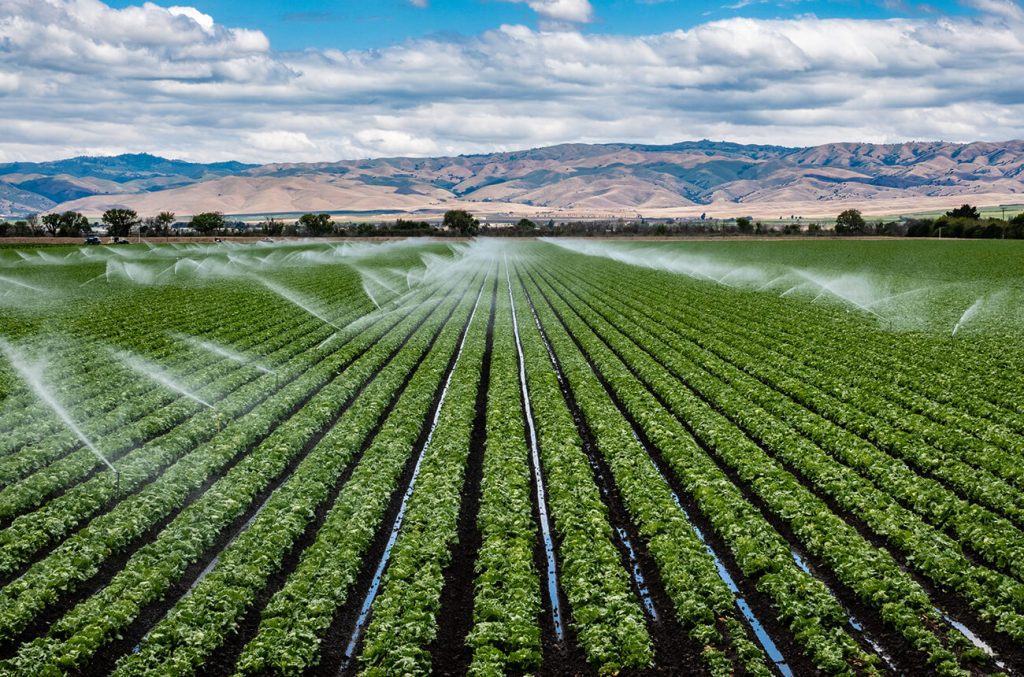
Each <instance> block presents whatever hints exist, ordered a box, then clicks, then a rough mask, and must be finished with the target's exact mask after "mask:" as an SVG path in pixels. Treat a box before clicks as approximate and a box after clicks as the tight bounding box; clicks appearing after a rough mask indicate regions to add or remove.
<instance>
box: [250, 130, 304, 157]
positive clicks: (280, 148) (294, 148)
mask: <svg viewBox="0 0 1024 677" xmlns="http://www.w3.org/2000/svg"><path fill="white" fill-rule="evenodd" d="M246 141H248V142H249V145H251V146H253V147H254V148H258V149H259V150H266V151H270V152H271V153H298V152H302V151H306V150H309V149H311V148H316V146H315V145H314V144H313V142H312V141H310V140H309V137H308V136H306V133H305V132H288V131H284V130H272V131H266V132H253V133H252V134H249V135H248V136H246Z"/></svg>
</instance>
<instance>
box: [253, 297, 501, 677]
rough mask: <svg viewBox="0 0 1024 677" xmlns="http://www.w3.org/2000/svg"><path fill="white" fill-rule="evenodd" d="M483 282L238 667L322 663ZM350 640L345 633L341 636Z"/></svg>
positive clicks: (289, 670)
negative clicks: (331, 633) (323, 651)
mask: <svg viewBox="0 0 1024 677" xmlns="http://www.w3.org/2000/svg"><path fill="white" fill-rule="evenodd" d="M478 285H480V289H479V292H478V293H475V294H466V296H465V298H464V300H463V302H462V306H461V307H460V309H459V311H458V313H457V314H456V315H455V318H456V319H455V320H454V321H449V322H448V323H447V324H446V325H445V326H444V327H443V330H442V331H441V334H440V336H439V337H438V339H437V343H436V346H435V347H434V349H433V350H431V351H430V353H429V354H428V355H427V356H426V359H425V360H424V361H423V363H422V365H420V366H419V368H418V369H417V370H416V372H415V373H414V374H413V375H412V378H411V380H410V381H409V383H408V386H407V387H406V388H405V390H404V392H402V394H401V397H400V398H399V399H398V402H397V405H396V406H395V408H394V410H393V413H392V414H391V415H390V416H389V417H388V418H387V419H386V420H385V421H384V422H383V424H382V425H381V426H380V430H379V432H377V433H376V434H375V436H374V437H373V438H372V443H370V444H369V446H368V447H367V448H366V450H365V453H363V455H362V459H361V460H360V462H359V464H358V465H357V466H356V468H355V469H354V471H353V472H352V475H351V477H350V478H349V479H348V480H347V482H346V483H345V486H344V487H343V488H342V490H341V492H340V493H339V494H338V496H337V499H336V500H335V501H334V503H333V505H331V506H330V509H329V511H328V512H327V513H326V516H325V519H324V521H323V524H322V526H321V527H320V529H319V530H318V531H317V534H316V539H315V540H314V542H313V543H312V544H311V545H310V546H309V547H308V548H306V549H305V550H304V551H303V553H302V556H301V559H300V560H299V562H298V565H297V566H296V567H295V569H294V570H293V571H292V572H291V573H290V574H289V576H288V577H287V580H286V581H285V583H284V585H283V587H282V588H281V589H280V590H279V591H277V592H276V593H275V594H274V595H273V597H271V599H270V601H269V602H268V604H267V606H266V607H265V608H264V609H263V611H262V614H261V616H262V618H261V622H260V625H259V629H258V631H257V634H256V636H255V637H254V638H253V639H252V640H251V641H250V642H249V643H248V644H247V645H246V646H245V648H244V649H243V651H242V654H241V656H240V657H239V660H238V663H237V670H238V671H239V672H241V673H243V674H263V673H266V672H269V671H273V672H276V673H283V674H301V673H302V672H304V671H306V670H308V669H310V668H311V667H312V666H314V665H316V664H317V663H319V662H320V660H321V654H320V647H321V643H322V642H323V640H324V639H325V637H327V636H328V631H329V630H331V628H332V626H333V625H334V624H335V623H336V621H337V618H338V615H339V609H341V607H342V606H343V605H345V604H346V603H347V602H348V603H352V602H353V595H354V593H355V592H356V585H355V584H356V582H357V580H358V578H359V573H360V571H361V570H362V569H363V568H364V567H365V566H367V561H364V560H366V559H367V554H368V550H369V549H370V546H371V543H372V542H373V540H374V538H375V537H376V535H377V534H378V532H379V529H380V526H379V525H380V524H381V523H382V521H383V520H384V516H385V513H386V512H387V509H388V506H389V503H390V502H391V501H392V497H393V496H394V495H395V491H396V489H397V488H398V487H399V481H400V478H401V476H402V475H403V472H404V471H405V470H406V468H407V467H408V466H409V463H410V457H411V456H413V455H414V454H415V453H417V452H418V453H422V445H423V441H422V440H423V439H424V438H425V437H426V434H425V433H424V430H425V428H426V426H427V425H428V421H429V419H430V412H431V409H432V408H433V407H434V406H436V405H435V402H436V401H438V400H439V398H440V397H441V388H442V386H443V384H444V383H445V381H446V379H447V377H448V374H449V373H450V372H451V370H452V369H454V368H455V366H456V363H457V361H458V356H459V352H458V345H459V343H460V340H461V341H465V339H464V338H463V337H464V335H465V333H466V332H467V331H470V325H471V320H472V318H473V317H475V314H476V309H477V307H478V305H479V302H480V298H481V294H482V291H483V288H484V287H485V286H487V285H486V282H484V281H476V282H475V283H474V285H473V288H474V290H476V288H477V286H478ZM364 397H365V396H364ZM417 442H419V444H417ZM410 481H411V480H410ZM354 525H359V528H354ZM369 564H370V565H373V564H376V562H375V561H369ZM310 600H316V603H315V604H310ZM355 601H361V599H357V600H355ZM348 639H349V637H348V635H347V634H346V635H344V636H341V637H337V638H335V641H338V642H345V641H348ZM335 653H339V652H337V651H335Z"/></svg>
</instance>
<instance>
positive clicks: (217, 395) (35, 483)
mask: <svg viewBox="0 0 1024 677" xmlns="http://www.w3.org/2000/svg"><path fill="white" fill-rule="evenodd" d="M318 338H320V335H319V334H318V333H312V334H311V333H310V332H309V331H308V330H307V329H305V328H302V327H300V328H299V329H298V330H297V331H296V332H295V333H294V334H291V333H289V334H285V335H284V336H283V337H282V340H281V341H280V344H278V347H277V350H276V351H275V352H273V353H270V354H269V355H268V357H269V358H271V359H272V360H273V361H274V363H278V362H280V363H282V364H287V363H288V361H289V360H291V359H292V358H293V357H294V356H295V355H297V354H299V353H301V352H303V351H305V350H309V349H312V348H313V347H315V346H316V344H317V343H318V342H319V341H318V340H317V339H318ZM275 343H276V342H275ZM262 373H265V372H263V371H261V370H258V369H254V368H251V367H245V366H242V365H239V364H238V363H235V362H233V361H231V360H221V361H220V363H219V364H217V365H215V366H214V367H213V368H211V369H209V370H207V373H206V374H205V376H206V378H208V379H212V380H211V381H210V382H209V383H208V384H207V386H206V387H205V388H203V389H202V390H198V391H196V392H195V394H196V396H197V397H199V398H202V399H203V400H205V401H207V402H210V403H211V404H212V405H213V406H214V407H219V406H220V402H221V401H222V400H223V399H224V398H226V397H228V396H229V395H230V394H231V393H233V392H235V391H236V390H237V389H238V388H240V387H242V386H244V385H246V384H248V383H250V382H252V381H253V380H255V379H256V378H258V377H259V376H260V375H261V374H262ZM276 379H277V376H276V375H275V378H274V379H266V380H275V381H276ZM266 380H265V381H266ZM152 399H154V400H156V401H154V402H152V404H153V405H154V407H153V409H154V410H153V411H152V413H151V414H149V415H147V416H144V417H143V418H141V419H140V420H137V421H134V422H131V423H128V424H127V425H123V426H122V427H120V428H118V429H117V430H116V431H115V432H113V433H112V434H111V435H109V436H106V437H102V438H99V439H96V440H94V444H95V445H96V446H97V447H99V448H100V449H102V450H103V452H104V455H105V456H106V458H107V459H108V460H111V461H114V460H117V459H119V458H121V457H122V456H123V455H124V454H125V453H128V452H130V451H132V450H133V449H136V448H138V447H140V446H142V445H144V444H147V443H151V442H155V440H156V439H157V438H159V437H161V436H163V435H166V434H168V433H170V432H172V431H173V430H174V429H175V428H177V427H178V426H180V425H182V424H185V423H187V422H188V421H189V420H190V419H191V418H193V417H194V416H195V415H196V414H198V413H200V412H203V411H204V410H205V409H206V406H205V405H203V404H201V403H199V402H197V401H195V400H193V399H191V398H188V397H178V398H177V399H176V401H174V402H173V403H172V404H171V405H170V406H167V407H164V408H157V407H156V406H155V405H156V404H157V403H158V402H159V400H162V399H164V396H163V394H161V393H156V394H155V397H154V398H152ZM142 402H143V403H146V404H148V403H149V402H147V400H143V401H142ZM54 442H55V444H53V445H44V446H40V447H34V448H32V449H31V452H32V456H33V458H26V457H27V456H28V452H29V450H28V449H26V450H25V452H23V454H19V456H21V457H22V458H20V459H19V461H21V462H22V463H20V464H19V465H20V466H21V467H20V468H19V470H21V469H24V468H25V466H29V467H38V466H42V465H44V464H45V463H46V462H47V460H48V459H49V458H53V457H60V456H62V455H63V454H64V453H66V452H68V451H69V450H70V448H73V447H78V450H77V451H74V452H72V453H70V454H68V455H66V456H63V458H60V460H58V461H56V462H54V463H51V464H50V465H48V466H47V467H46V468H45V469H44V470H43V471H41V472H37V473H35V474H33V475H30V476H29V477H26V478H24V479H22V480H21V481H19V482H18V483H16V484H14V485H11V486H8V487H6V488H4V489H3V490H2V491H0V519H9V518H11V517H13V516H17V515H19V514H21V513H23V512H25V511H27V510H29V509H31V508H34V507H36V506H38V505H39V504H41V503H42V502H43V500H45V499H46V498H48V497H49V496H51V495H52V494H53V493H54V492H56V491H59V490H61V489H64V488H66V487H69V486H72V485H74V484H76V483H78V482H80V481H81V480H82V479H84V478H86V477H88V476H89V474H91V473H92V472H93V471H95V470H96V469H101V468H102V467H103V463H102V462H101V461H100V459H98V458H97V457H96V455H95V454H94V453H93V452H92V451H91V450H89V449H83V448H81V445H80V444H76V443H74V442H70V443H69V440H67V439H64V440H54ZM5 460H14V459H13V458H11V457H9V458H8V459H5ZM0 465H4V464H0Z"/></svg>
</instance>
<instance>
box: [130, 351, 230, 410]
mask: <svg viewBox="0 0 1024 677" xmlns="http://www.w3.org/2000/svg"><path fill="white" fill-rule="evenodd" d="M110 354H111V356H112V357H113V358H114V359H116V360H120V361H121V362H123V363H124V364H125V365H127V366H128V367H129V368H130V369H132V370H133V371H135V372H138V373H139V374H142V375H143V376H145V377H146V378H149V379H152V380H153V381H156V382H157V383H159V384H160V385H162V386H165V387H167V388H170V389H171V390H173V391H174V392H176V393H178V394H180V395H183V396H185V397H187V398H188V399H190V400H193V401H195V402H198V403H199V404H201V405H203V406H204V407H209V408H210V409H213V405H212V404H210V403H209V402H207V401H206V400H204V399H203V398H201V397H199V396H198V395H196V394H195V393H193V392H192V391H190V390H188V389H187V388H186V387H185V386H183V385H181V384H180V383H178V382H177V381H175V380H174V379H173V378H171V376H170V375H169V374H167V373H166V372H165V371H164V370H163V369H161V368H160V367H158V366H156V365H155V364H152V363H150V362H148V361H146V360H144V359H142V358H141V357H138V356H137V355H132V354H131V353H128V352H117V351H114V350H110Z"/></svg>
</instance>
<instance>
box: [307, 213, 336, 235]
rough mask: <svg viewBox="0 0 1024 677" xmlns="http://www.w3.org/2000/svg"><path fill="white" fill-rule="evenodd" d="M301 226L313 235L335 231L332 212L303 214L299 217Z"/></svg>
mask: <svg viewBox="0 0 1024 677" xmlns="http://www.w3.org/2000/svg"><path fill="white" fill-rule="evenodd" d="M299 226H300V227H301V228H302V229H303V230H305V231H306V233H308V234H309V235H312V236H313V237H319V236H322V235H330V234H331V233H332V232H333V231H334V221H332V220H331V215H330V214H303V215H302V216H300V217H299Z"/></svg>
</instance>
